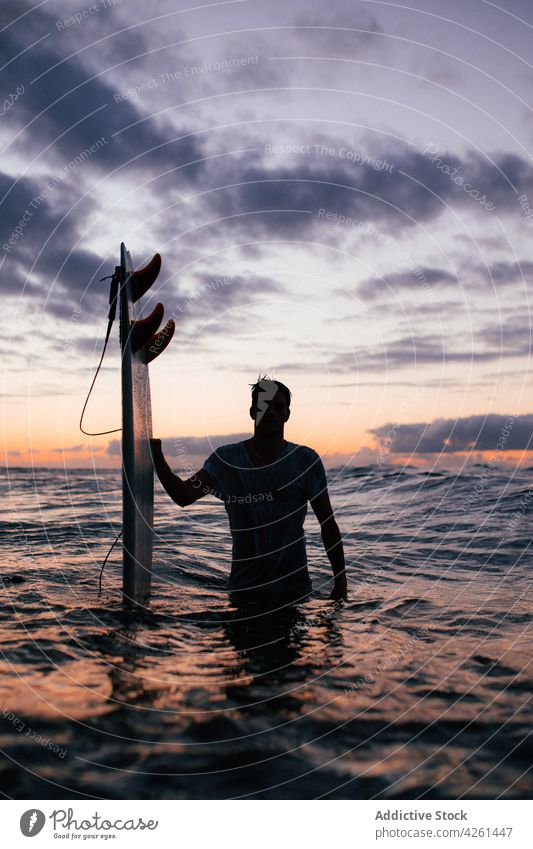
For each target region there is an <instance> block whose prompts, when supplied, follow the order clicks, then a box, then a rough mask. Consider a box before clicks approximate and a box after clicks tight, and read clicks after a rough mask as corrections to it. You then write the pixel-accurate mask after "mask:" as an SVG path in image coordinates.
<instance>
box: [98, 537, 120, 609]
mask: <svg viewBox="0 0 533 849" xmlns="http://www.w3.org/2000/svg"><path fill="white" fill-rule="evenodd" d="M123 530H124V528H121V530H120V531H119V533H118V534H117V536H116V537H115V541H114V543H113V545H112V546H111V548H110V549H109V551H108V552H107V554H106V556H105V560H104V562H103V563H102V568H101V569H100V578H99V581H98V598H100V596H101V595H102V576H103V574H104V569H105V564H106V563H107V561H108V560H109V558H110V556H111V552H112V551H113V549H114V547H115V546H116V544H117V542H118V541H119V539H120V537H121V536H122V532H123Z"/></svg>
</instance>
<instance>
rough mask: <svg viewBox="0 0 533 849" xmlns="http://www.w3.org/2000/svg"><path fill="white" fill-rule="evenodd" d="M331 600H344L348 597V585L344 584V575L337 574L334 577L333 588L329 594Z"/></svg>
mask: <svg viewBox="0 0 533 849" xmlns="http://www.w3.org/2000/svg"><path fill="white" fill-rule="evenodd" d="M329 597H330V599H332V601H341V599H342V600H343V601H346V600H347V598H348V587H347V584H346V575H339V576H338V577H337V578H335V581H334V583H333V589H332V591H331V594H330V596H329Z"/></svg>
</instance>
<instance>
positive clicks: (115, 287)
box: [80, 271, 122, 436]
mask: <svg viewBox="0 0 533 849" xmlns="http://www.w3.org/2000/svg"><path fill="white" fill-rule="evenodd" d="M103 280H111V287H110V291H109V313H108V316H107V331H106V335H105V341H104V348H103V351H102V356H101V357H100V362H99V363H98V366H97V369H96V371H95V373H94V377H93V379H92V383H91V387H90V389H89V392H88V393H87V397H86V399H85V404H84V405H83V409H82V411H81V416H80V430H81V432H82V433H84V434H85V436H106V435H107V434H108V433H118V432H119V431H121V430H122V428H121V427H116V428H114V429H113V430H101V431H99V432H98V433H89V431H87V430H84V429H83V416H84V415H85V410H86V408H87V404H88V403H89V398H90V397H91V393H92V391H93V387H94V384H95V383H96V378H97V377H98V373H99V371H100V367H101V365H102V363H103V361H104V356H105V352H106V348H107V343H108V342H109V337H110V336H111V328H112V327H113V322H114V320H115V315H116V312H117V298H118V291H119V283H120V281H119V277H118V274H117V272H116V271H115V273H114V274H109V275H108V276H107V277H102V278H101V280H100V283H101V282H102V281H103Z"/></svg>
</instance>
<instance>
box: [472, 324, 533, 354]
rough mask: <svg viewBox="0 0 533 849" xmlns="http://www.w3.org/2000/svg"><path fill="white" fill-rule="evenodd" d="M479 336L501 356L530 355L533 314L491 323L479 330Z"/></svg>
mask: <svg viewBox="0 0 533 849" xmlns="http://www.w3.org/2000/svg"><path fill="white" fill-rule="evenodd" d="M479 338H480V339H481V340H482V342H483V343H485V344H486V345H490V346H491V347H492V348H493V349H494V350H495V351H497V352H498V355H499V356H520V355H522V354H524V355H528V356H529V355H531V352H532V349H533V344H532V342H533V327H532V324H531V316H529V315H520V316H515V317H512V318H508V319H504V320H503V321H500V322H494V323H493V324H489V325H487V326H486V327H484V328H483V329H482V330H481V331H480V332H479Z"/></svg>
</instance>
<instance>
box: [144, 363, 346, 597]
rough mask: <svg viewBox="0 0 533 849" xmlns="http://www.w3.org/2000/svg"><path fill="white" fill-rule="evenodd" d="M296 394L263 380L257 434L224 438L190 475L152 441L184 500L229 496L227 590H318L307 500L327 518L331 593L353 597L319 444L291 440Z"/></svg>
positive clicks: (166, 476)
mask: <svg viewBox="0 0 533 849" xmlns="http://www.w3.org/2000/svg"><path fill="white" fill-rule="evenodd" d="M290 401H291V393H290V391H289V389H288V388H287V387H286V386H285V385H284V384H283V383H281V382H280V381H273V380H267V379H266V378H263V379H260V380H259V381H258V382H257V383H256V384H254V386H253V388H252V406H251V407H250V416H251V417H252V419H254V435H253V436H252V437H251V438H250V439H247V440H245V441H244V442H236V443H233V444H229V445H222V446H221V447H220V448H218V449H217V450H216V451H215V452H214V453H213V454H211V455H210V457H208V458H207V460H206V461H205V463H204V465H203V468H202V469H200V471H199V472H197V473H196V474H195V475H193V476H192V477H191V478H189V479H188V480H181V478H179V477H178V476H177V475H175V474H174V473H173V472H172V471H171V470H170V468H169V466H168V464H167V462H166V460H165V458H164V456H163V453H162V450H161V440H159V439H153V440H152V453H153V458H154V465H155V469H156V472H157V475H158V477H159V480H160V481H161V483H162V485H163V487H164V488H165V490H166V491H167V493H168V494H169V495H170V497H171V498H172V499H173V501H175V502H176V504H179V505H180V507H186V506H188V505H189V504H192V503H193V502H195V501H197V500H198V499H199V498H202V497H203V496H204V495H207V494H208V493H211V494H213V495H216V496H217V497H218V498H220V499H222V500H223V501H224V503H225V508H226V512H227V514H228V518H229V523H230V529H231V534H232V537H233V557H232V566H231V574H230V578H229V582H228V589H229V590H230V591H231V592H232V593H236V594H238V595H239V596H241V598H245V597H248V596H249V594H250V593H253V594H255V595H257V594H261V595H264V596H266V595H267V594H270V595H272V594H276V595H280V596H285V597H287V598H291V599H296V598H304V597H305V596H306V595H308V594H309V592H310V591H311V581H310V578H309V572H308V569H307V556H306V550H305V536H304V531H303V523H304V519H305V516H306V513H307V502H308V501H309V502H310V503H311V507H312V508H313V511H314V513H315V515H316V517H317V519H318V521H319V523H320V528H321V532H322V542H323V544H324V548H325V550H326V552H327V555H328V558H329V561H330V563H331V568H332V570H333V575H334V585H333V590H332V593H331V596H330V598H333V599H341V598H346V574H345V570H344V551H343V547H342V540H341V536H340V532H339V528H338V526H337V523H336V521H335V517H334V515H333V510H332V508H331V504H330V500H329V495H328V489H327V482H326V473H325V471H324V466H323V465H322V461H321V459H320V457H319V456H318V454H317V453H316V451H313V449H312V448H307V447H306V446H304V445H296V444H295V443H294V442H287V440H286V439H285V438H284V436H283V432H284V428H285V423H286V422H287V421H288V419H289V416H290Z"/></svg>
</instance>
